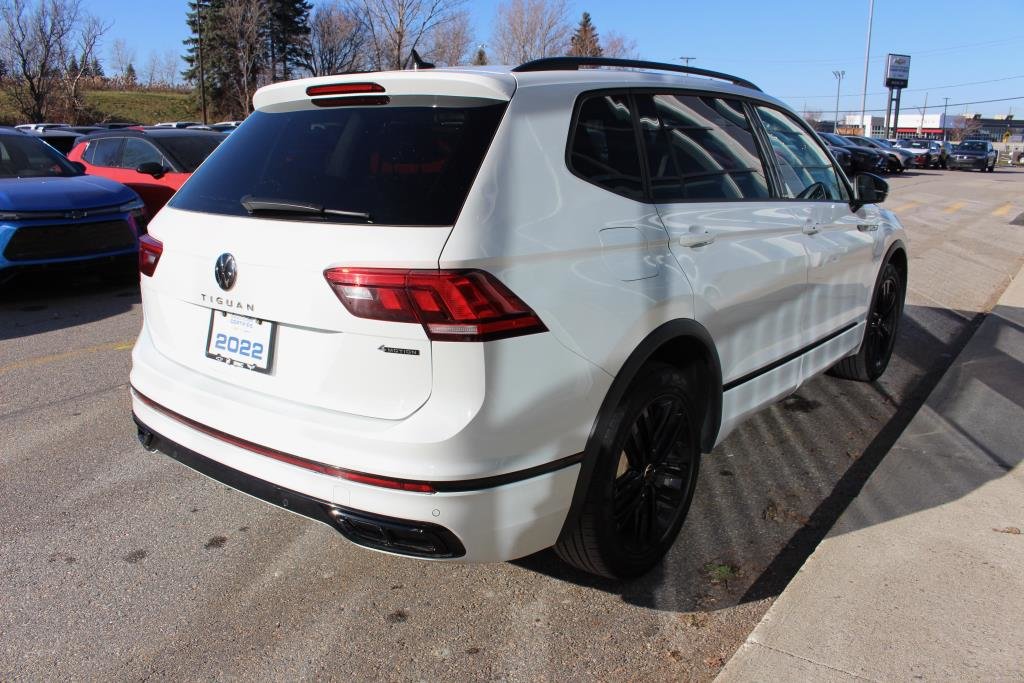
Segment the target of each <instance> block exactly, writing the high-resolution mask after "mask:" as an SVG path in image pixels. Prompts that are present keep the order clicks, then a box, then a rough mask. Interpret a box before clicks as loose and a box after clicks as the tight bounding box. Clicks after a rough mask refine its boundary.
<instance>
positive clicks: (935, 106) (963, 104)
mask: <svg viewBox="0 0 1024 683" xmlns="http://www.w3.org/2000/svg"><path fill="white" fill-rule="evenodd" d="M1013 100H1024V95H1021V96H1019V97H1001V98H999V99H996V100H975V101H974V102H956V103H954V104H950V105H945V104H933V105H930V106H927V107H911V108H912V109H918V110H924V109H942V108H943V107H945V106H949V107H966V106H967V105H971V104H991V103H993V102H1011V101H1013ZM842 111H843V113H847V111H849V112H853V110H852V109H851V110H842ZM884 111H885V109H865V110H864V113H866V114H869V113H871V114H873V113H878V112H884ZM853 113H855V112H853Z"/></svg>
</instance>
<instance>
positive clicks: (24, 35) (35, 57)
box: [0, 0, 79, 121]
mask: <svg viewBox="0 0 1024 683" xmlns="http://www.w3.org/2000/svg"><path fill="white" fill-rule="evenodd" d="M78 17H79V0H36V1H35V2H32V1H31V0H3V1H2V2H0V18H2V19H3V28H2V29H0V61H3V62H4V64H5V65H6V66H7V69H8V78H7V79H6V80H5V81H4V84H3V89H4V91H5V92H6V93H7V96H8V97H9V98H10V99H11V101H12V102H13V103H14V105H15V107H16V108H17V110H18V112H19V113H20V114H21V115H22V116H24V117H26V118H28V119H29V120H31V121H42V120H43V119H44V118H45V117H46V114H47V112H48V111H49V110H50V108H51V106H52V104H53V100H54V95H55V94H57V93H58V92H59V88H60V85H61V80H60V79H61V72H62V71H63V70H64V68H65V67H66V66H67V61H64V62H63V63H62V61H61V54H62V48H61V46H63V45H66V44H67V42H68V41H70V40H71V37H72V33H73V31H74V29H75V26H76V24H77V23H78Z"/></svg>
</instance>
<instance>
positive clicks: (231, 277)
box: [213, 254, 238, 292]
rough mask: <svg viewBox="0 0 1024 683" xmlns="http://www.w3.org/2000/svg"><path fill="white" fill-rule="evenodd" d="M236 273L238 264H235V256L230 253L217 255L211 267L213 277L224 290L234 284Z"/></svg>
mask: <svg viewBox="0 0 1024 683" xmlns="http://www.w3.org/2000/svg"><path fill="white" fill-rule="evenodd" d="M237 275H238V266H237V265H236V264H235V257H234V256H232V255H231V254H221V255H220V256H218V257H217V263H216V265H214V267H213V277H214V279H215V280H217V284H218V285H220V288H221V289H223V290H224V291H225V292H226V291H228V290H229V289H231V288H232V287H234V286H235V277H237Z"/></svg>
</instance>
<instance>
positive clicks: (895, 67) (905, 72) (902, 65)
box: [885, 52, 910, 88]
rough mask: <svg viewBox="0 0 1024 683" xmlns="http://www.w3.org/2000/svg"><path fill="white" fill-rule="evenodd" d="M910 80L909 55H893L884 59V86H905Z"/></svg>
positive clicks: (890, 54)
mask: <svg viewBox="0 0 1024 683" xmlns="http://www.w3.org/2000/svg"><path fill="white" fill-rule="evenodd" d="M909 82H910V55H894V54H892V53H891V52H890V53H889V56H888V57H886V59H885V87H886V88H906V87H907V83H909Z"/></svg>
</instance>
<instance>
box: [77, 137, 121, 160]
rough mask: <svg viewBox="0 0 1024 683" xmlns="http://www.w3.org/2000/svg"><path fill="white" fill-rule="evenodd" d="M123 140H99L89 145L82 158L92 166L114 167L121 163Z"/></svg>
mask: <svg viewBox="0 0 1024 683" xmlns="http://www.w3.org/2000/svg"><path fill="white" fill-rule="evenodd" d="M123 140H124V138H99V139H98V140H93V141H92V142H90V143H89V147H88V149H86V150H85V154H84V155H82V156H83V158H84V159H85V160H86V161H88V162H89V163H90V164H92V165H93V166H111V167H116V166H118V165H120V163H121V142H122V141H123Z"/></svg>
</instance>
